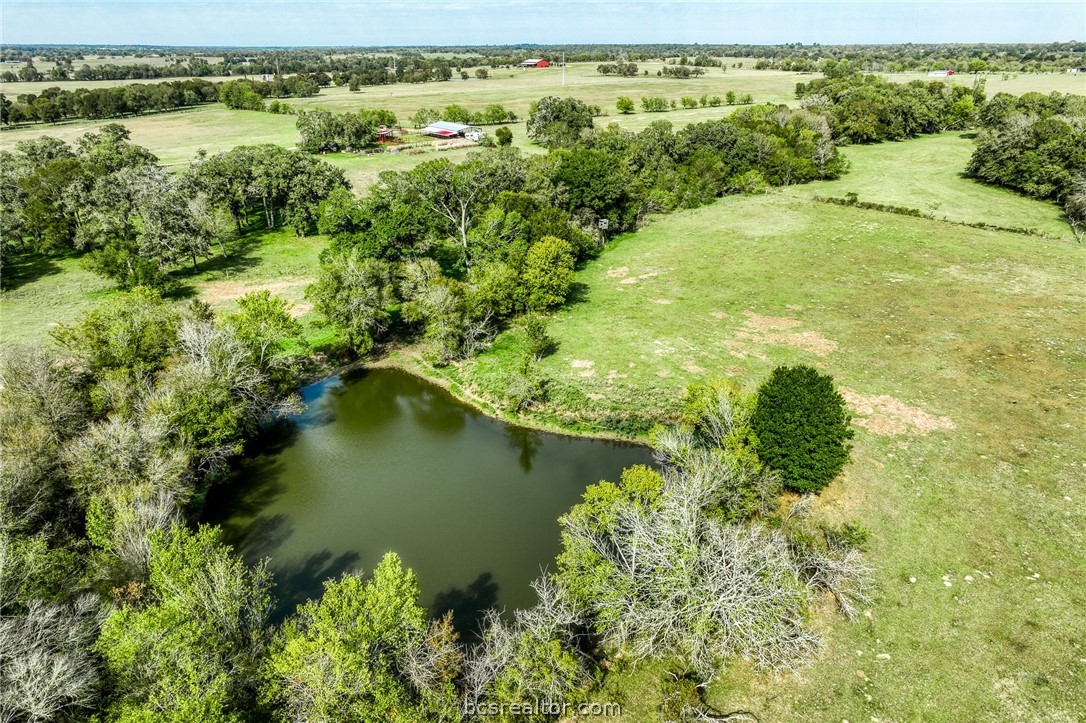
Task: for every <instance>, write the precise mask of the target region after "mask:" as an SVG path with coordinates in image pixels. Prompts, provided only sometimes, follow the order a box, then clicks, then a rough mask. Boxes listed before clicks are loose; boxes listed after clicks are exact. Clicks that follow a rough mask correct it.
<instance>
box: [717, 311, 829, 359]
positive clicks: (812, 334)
mask: <svg viewBox="0 0 1086 723" xmlns="http://www.w3.org/2000/svg"><path fill="white" fill-rule="evenodd" d="M744 313H745V314H746V315H747V320H746V321H744V322H743V325H742V326H741V327H740V328H739V331H737V332H736V334H735V335H736V336H737V337H738V338H740V339H745V340H747V341H753V342H760V343H763V344H781V345H783V346H792V347H795V348H797V349H803V350H804V351H809V352H811V353H812V354H814V355H815V356H827V355H828V354H829V353H830V352H832V351H834V350H835V349H836V348H837V342H835V341H834V340H832V339H827V338H826V337H824V336H822V334H820V333H819V332H817V331H791V330H792V329H795V328H796V327H797V326H800V325H801V324H802V323H803V322H801V321H800V320H799V319H790V318H788V317H782V316H762V315H760V314H755V313H754V312H753V311H747V312H744Z"/></svg>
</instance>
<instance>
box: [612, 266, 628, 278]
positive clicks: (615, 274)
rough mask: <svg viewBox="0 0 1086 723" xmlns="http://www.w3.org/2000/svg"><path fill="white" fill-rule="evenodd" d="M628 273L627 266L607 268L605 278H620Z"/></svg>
mask: <svg viewBox="0 0 1086 723" xmlns="http://www.w3.org/2000/svg"><path fill="white" fill-rule="evenodd" d="M629 273H630V267H629V266H619V267H618V268H617V269H607V278H609V279H621V278H624V277H625V276H627V275H628V274H629Z"/></svg>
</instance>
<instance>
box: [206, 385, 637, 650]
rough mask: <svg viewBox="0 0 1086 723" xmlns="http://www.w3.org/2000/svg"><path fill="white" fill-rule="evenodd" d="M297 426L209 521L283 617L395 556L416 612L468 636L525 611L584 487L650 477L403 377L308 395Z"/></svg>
mask: <svg viewBox="0 0 1086 723" xmlns="http://www.w3.org/2000/svg"><path fill="white" fill-rule="evenodd" d="M303 396H304V397H305V400H306V402H307V403H308V409H307V410H306V412H305V413H304V414H301V415H299V416H297V417H294V418H292V419H290V420H285V421H283V422H280V423H278V424H276V425H274V426H272V427H270V428H268V429H267V430H266V431H265V432H264V433H263V434H262V435H261V437H260V438H258V439H257V440H256V442H255V444H253V445H251V449H252V452H251V453H250V454H249V455H248V456H247V457H246V459H245V460H243V461H242V462H241V463H240V464H239V466H238V469H237V471H236V473H235V474H234V475H233V477H232V478H231V479H230V480H229V481H227V482H225V483H223V484H220V485H217V486H216V487H214V488H213V489H212V492H211V494H210V495H209V497H208V503H207V507H206V509H207V512H206V514H205V517H206V518H207V520H208V521H209V522H214V523H217V524H220V525H222V526H223V528H224V530H225V533H226V537H227V539H228V541H229V542H230V543H231V544H233V545H234V547H235V549H236V550H237V551H238V552H239V553H240V554H242V555H243V556H244V557H245V559H246V560H247V561H249V562H255V561H256V560H259V559H261V558H265V557H266V558H270V567H271V569H272V570H273V572H274V573H275V580H276V594H277V596H278V599H279V608H278V610H277V614H278V615H279V616H282V615H284V614H285V613H287V612H291V611H293V609H294V607H295V605H297V604H298V603H299V602H303V601H305V600H306V599H308V598H311V597H317V596H319V595H320V592H321V588H322V582H323V581H324V580H326V579H328V578H330V577H336V576H338V575H339V574H340V573H342V572H344V571H346V570H351V569H356V568H361V569H363V570H365V571H370V570H372V569H373V567H374V566H375V565H376V564H377V562H378V561H379V560H380V559H381V556H382V555H383V554H384V553H385V552H387V551H389V550H394V551H395V552H397V553H399V555H400V557H401V558H403V561H404V564H405V565H407V566H409V567H411V568H413V569H414V570H415V572H416V573H417V574H418V576H419V582H420V585H421V588H422V603H423V604H424V605H427V606H429V607H430V609H431V611H432V612H433V613H435V614H440V613H441V612H443V611H444V610H446V609H452V610H454V612H455V613H456V615H457V620H458V623H459V624H460V625H461V626H463V627H465V628H466V627H467V626H468V625H470V623H471V621H472V618H473V617H474V616H475V615H476V613H477V612H478V611H479V610H482V609H485V608H487V607H492V606H497V607H499V608H501V607H506V608H509V609H512V608H517V607H526V606H530V605H532V604H533V603H534V602H535V598H534V593H533V592H532V590H531V589H530V587H529V583H530V582H531V581H532V580H533V579H534V578H535V577H537V576H538V575H539V571H540V568H541V567H545V566H550V567H551V568H552V569H553V566H554V557H555V555H556V554H557V553H558V551H559V549H560V539H559V528H558V522H557V520H558V517H559V516H560V515H561V514H563V513H564V512H566V511H567V510H568V509H569V508H570V507H571V506H572V505H574V504H576V503H577V502H578V501H579V500H580V498H581V495H582V493H583V492H584V489H585V487H587V486H588V485H590V484H593V483H595V482H598V481H599V480H601V479H612V480H614V479H617V478H618V476H619V474H620V472H621V471H622V469H623V468H624V467H628V466H630V465H633V464H648V463H651V454H650V452H649V450H648V449H647V448H645V447H638V446H633V445H624V444H616V443H612V442H605V441H599V440H589V439H578V438H572V437H563V436H559V435H553V434H545V433H541V432H536V431H533V430H528V429H524V428H521V427H514V426H511V425H508V424H505V423H502V422H499V421H497V420H494V419H492V418H490V417H487V416H485V415H483V414H480V413H479V412H476V411H475V410H473V409H471V408H470V407H467V406H465V405H463V404H461V403H459V402H458V401H457V400H456V399H455V398H453V397H452V396H451V395H449V394H448V393H447V392H445V391H444V390H443V389H441V388H439V387H436V386H433V385H431V384H428V383H427V382H425V381H423V380H420V379H418V378H416V377H413V376H411V375H408V374H405V373H403V372H398V371H392V370H377V371H371V372H366V373H363V374H358V375H354V376H351V377H345V378H340V377H333V378H331V379H327V380H325V381H322V382H320V383H318V384H314V385H312V386H309V387H306V388H305V389H304V390H303Z"/></svg>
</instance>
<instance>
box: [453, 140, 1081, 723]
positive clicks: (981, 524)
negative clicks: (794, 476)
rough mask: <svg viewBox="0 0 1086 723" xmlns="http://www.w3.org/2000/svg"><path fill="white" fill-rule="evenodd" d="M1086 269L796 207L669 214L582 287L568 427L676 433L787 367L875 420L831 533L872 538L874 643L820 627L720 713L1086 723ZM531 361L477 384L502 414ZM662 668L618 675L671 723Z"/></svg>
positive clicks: (610, 694) (506, 348) (1013, 247)
mask: <svg viewBox="0 0 1086 723" xmlns="http://www.w3.org/2000/svg"><path fill="white" fill-rule="evenodd" d="M921 142H923V141H921ZM897 200H898V202H900V203H903V204H905V203H907V202H908V201H909V199H907V198H901V199H897ZM1084 270H1086V250H1084V249H1083V247H1082V246H1079V245H1077V244H1073V243H1069V242H1064V241H1049V240H1041V239H1037V238H1033V237H1028V236H1024V235H1020V234H1010V233H997V232H990V231H980V230H976V229H972V228H966V227H962V226H956V225H951V224H947V223H943V222H939V221H930V220H924V219H916V218H911V217H903V216H899V215H893V214H886V213H880V212H876V211H868V210H862V209H856V208H841V207H837V206H827V205H823V204H815V203H812V202H810V201H809V200H807V199H805V198H804V197H803V196H802V195H801V194H800V193H797V192H796V191H794V190H787V191H782V192H776V193H772V194H770V195H766V196H761V197H745V198H738V197H736V198H727V199H723V200H721V201H719V202H717V203H715V204H713V205H712V206H709V207H706V208H702V209H698V210H694V211H688V212H683V213H676V214H673V215H671V216H667V217H664V218H660V219H658V220H656V221H654V222H652V223H651V224H650V225H649V226H648V227H647V228H645V229H643V230H641V231H639V232H638V233H636V234H633V235H630V236H628V237H626V238H623V239H621V240H619V241H618V242H617V243H616V244H615V245H614V246H612V247H611V248H608V249H607V250H606V251H605V252H604V253H603V254H602V255H601V256H600V258H599V259H597V260H595V261H593V262H591V263H589V264H588V265H587V266H586V267H585V268H584V269H583V270H582V271H580V272H579V274H578V276H577V280H578V282H579V283H580V284H582V285H583V287H582V288H581V291H580V293H579V299H580V301H579V302H578V303H575V304H573V305H571V306H568V307H567V308H563V309H562V310H560V311H559V312H558V313H556V314H555V315H554V318H553V321H552V323H551V333H552V335H553V336H554V337H555V339H556V340H557V344H558V348H557V352H556V353H555V354H553V355H552V356H550V357H548V358H547V359H545V360H544V361H543V362H542V363H541V367H542V371H543V373H545V374H546V375H547V376H548V377H550V378H551V379H553V380H554V385H555V386H554V393H553V400H552V402H551V408H550V409H549V410H548V412H547V414H545V415H544V418H545V419H548V420H555V419H557V420H564V421H566V422H567V423H569V422H570V421H574V420H582V421H583V422H584V423H586V424H587V425H589V426H590V425H591V424H592V423H593V422H594V421H595V422H601V423H603V422H606V421H608V420H615V419H623V418H625V417H628V416H630V415H644V416H645V417H648V418H660V417H665V418H666V417H667V416H668V415H669V414H671V413H673V412H674V411H675V410H676V409H677V406H678V400H679V398H680V396H681V394H682V392H683V389H684V388H685V387H686V385H687V384H689V383H691V382H695V381H703V380H707V379H712V378H719V377H727V378H731V379H735V380H737V381H738V382H740V383H741V384H744V385H746V386H748V387H753V386H754V385H755V384H756V383H757V382H758V381H759V380H760V379H762V378H764V377H765V376H766V375H767V374H768V373H769V371H770V370H771V369H772V368H773V367H774V366H776V365H779V364H812V365H815V366H817V367H818V368H820V369H822V370H823V371H825V372H826V373H829V374H832V375H833V376H834V378H835V380H836V382H837V384H838V385H840V386H841V387H843V388H845V389H846V390H847V391H846V392H845V393H846V396H847V398H848V399H849V401H850V404H851V406H852V407H853V411H854V414H855V415H856V420H857V425H858V426H857V428H856V432H857V436H856V439H855V440H854V444H855V448H854V452H853V461H852V463H851V465H850V466H849V467H848V468H847V469H846V471H845V473H844V474H843V475H842V476H841V477H840V478H839V479H838V480H837V481H835V482H834V483H833V484H832V485H831V486H830V487H829V488H828V489H827V490H826V491H825V492H824V493H823V494H822V495H821V497H820V499H819V501H818V503H817V506H816V510H815V513H814V514H815V516H816V517H817V518H820V519H828V520H832V521H836V522H842V521H846V520H858V521H860V522H862V523H863V524H864V525H866V526H867V527H869V528H870V529H871V531H872V534H873V537H872V542H871V549H870V554H869V558H868V559H869V560H870V562H871V563H872V564H873V565H874V566H875V567H876V572H875V580H876V582H877V593H876V595H875V600H874V602H873V604H872V605H871V606H870V607H869V609H868V610H866V611H865V612H864V613H863V615H862V616H861V617H859V619H858V620H856V621H854V622H851V623H850V622H846V621H845V620H844V619H843V618H841V617H840V616H838V615H836V614H835V613H830V612H828V608H829V606H827V612H825V613H824V614H822V613H820V614H818V615H817V616H816V621H815V625H816V626H817V627H818V628H819V629H821V630H822V631H823V632H824V633H825V636H826V649H825V651H824V653H823V654H822V655H821V656H820V657H819V658H818V659H817V660H816V661H815V662H814V663H813V664H812V665H811V666H810V667H809V668H807V669H805V670H803V671H802V672H801V673H800V674H799V675H795V676H793V675H790V674H788V675H781V676H774V675H754V674H752V671H750V670H749V669H747V668H746V667H745V666H743V665H742V664H739V665H737V666H735V667H733V668H732V669H731V670H730V671H729V672H728V673H727V674H725V675H724V676H723V677H722V678H721V679H720V680H719V681H718V682H717V683H716V684H714V686H713V687H712V688H711V690H710V696H709V698H710V700H711V702H712V703H713V704H714V705H715V706H716V707H717V708H718V709H720V710H722V711H732V710H748V711H752V712H754V713H755V714H756V715H757V716H758V717H759V719H760V720H764V721H797V720H803V721H840V720H849V721H861V720H862V721H868V720H879V721H919V720H923V721H967V720H968V721H974V720H1016V721H1019V720H1038V721H1040V720H1046V721H1052V720H1058V721H1072V720H1081V715H1082V713H1083V711H1086V644H1084V642H1083V641H1086V615H1084V614H1083V610H1086V536H1084V533H1083V531H1084V529H1086V514H1084V507H1083V501H1084V500H1086V454H1084V450H1086V427H1084V425H1083V399H1084V397H1086V321H1084V320H1086V285H1084V283H1083V279H1084ZM519 355H520V337H519V334H518V332H515V331H514V332H507V333H506V334H505V335H503V337H501V338H499V340H498V342H497V344H496V345H495V347H494V350H493V351H492V352H490V353H488V354H485V355H483V356H482V357H480V358H479V359H478V360H477V361H476V362H474V363H472V364H469V365H468V366H467V367H466V368H465V369H464V370H463V371H462V372H461V375H460V378H459V379H458V380H457V381H459V382H460V383H462V384H464V385H466V386H467V387H468V388H469V389H471V390H472V391H474V392H475V393H477V394H481V395H482V396H484V397H486V396H488V395H490V394H494V393H496V392H497V390H498V389H499V388H500V383H499V382H498V381H497V380H498V379H499V378H501V377H502V375H504V374H505V373H507V372H508V371H509V370H510V369H512V368H514V367H515V365H516V364H517V360H518V359H519ZM859 425H862V426H859ZM660 672H661V671H660V670H659V668H656V667H654V666H648V667H647V668H645V669H643V670H635V671H633V672H632V673H625V674H619V675H613V676H611V677H609V678H608V682H607V684H606V685H605V688H604V690H603V691H602V692H601V693H600V694H599V698H600V699H601V700H618V701H619V702H623V703H625V704H626V715H625V717H624V720H630V721H657V720H660V718H659V715H658V713H656V712H655V710H656V706H657V704H658V699H657V697H656V695H655V693H654V691H655V690H656V686H657V684H658V682H659V675H660Z"/></svg>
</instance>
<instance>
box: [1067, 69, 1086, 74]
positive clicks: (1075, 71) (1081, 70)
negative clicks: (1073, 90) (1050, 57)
mask: <svg viewBox="0 0 1086 723" xmlns="http://www.w3.org/2000/svg"><path fill="white" fill-rule="evenodd" d="M1067 72H1068V73H1086V68H1068V69H1067Z"/></svg>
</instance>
